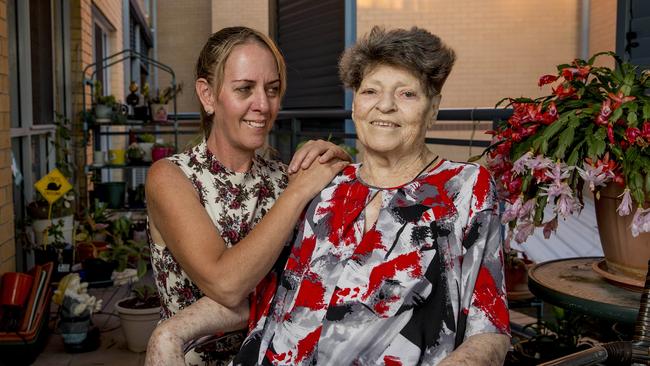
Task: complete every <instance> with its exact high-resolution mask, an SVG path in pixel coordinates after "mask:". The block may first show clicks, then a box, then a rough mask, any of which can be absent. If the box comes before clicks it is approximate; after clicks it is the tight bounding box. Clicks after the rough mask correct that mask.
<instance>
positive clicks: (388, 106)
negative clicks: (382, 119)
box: [377, 93, 397, 113]
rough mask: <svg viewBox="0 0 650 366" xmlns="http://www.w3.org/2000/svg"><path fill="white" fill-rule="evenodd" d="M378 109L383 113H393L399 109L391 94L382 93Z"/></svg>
mask: <svg viewBox="0 0 650 366" xmlns="http://www.w3.org/2000/svg"><path fill="white" fill-rule="evenodd" d="M377 109H378V110H379V111H380V112H382V113H388V112H393V111H395V110H396V109H397V105H396V104H395V99H394V97H393V95H392V94H391V93H382V94H381V96H380V97H379V101H377Z"/></svg>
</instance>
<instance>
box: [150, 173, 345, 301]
mask: <svg viewBox="0 0 650 366" xmlns="http://www.w3.org/2000/svg"><path fill="white" fill-rule="evenodd" d="M346 164H347V162H339V161H336V162H330V163H327V164H313V165H312V167H310V168H309V169H307V170H301V171H299V172H298V173H296V174H295V176H294V177H292V182H291V183H290V184H289V187H287V189H286V190H285V191H284V193H282V195H280V197H279V198H278V200H277V201H276V202H275V204H274V205H273V207H272V208H271V210H269V212H268V213H267V214H266V215H265V216H264V218H263V219H262V220H261V221H260V222H259V223H258V224H257V225H256V226H255V228H254V229H253V230H252V231H251V232H250V233H249V234H248V235H247V236H246V237H245V238H243V239H242V240H240V241H239V242H238V243H237V245H235V246H233V247H232V248H229V249H228V248H227V245H226V243H225V241H224V240H223V238H222V237H220V236H219V234H220V233H219V232H217V231H216V230H215V228H214V223H213V222H212V220H211V219H210V217H209V216H208V214H207V212H206V211H205V208H204V207H203V206H202V205H201V203H200V201H199V199H198V196H197V195H196V192H195V191H194V188H193V187H192V186H191V184H190V182H189V181H188V180H187V178H186V177H185V176H184V174H183V173H182V172H181V171H180V169H179V168H178V167H175V166H173V164H172V163H167V164H164V163H163V164H158V162H156V164H154V166H152V168H150V171H149V173H148V174H147V186H146V189H147V209H148V213H149V220H150V227H152V238H153V239H154V240H156V238H155V235H154V234H155V231H156V230H157V231H158V232H159V238H160V240H161V241H162V242H164V243H165V245H166V246H167V247H168V248H169V250H170V251H171V252H172V253H173V255H174V258H175V259H176V260H177V261H178V262H179V263H180V265H181V267H182V268H183V269H184V270H185V272H186V273H187V274H188V275H189V277H190V278H191V279H192V281H193V282H194V283H196V285H197V286H198V287H199V288H200V289H201V290H202V291H203V292H204V293H205V294H206V295H207V296H209V297H210V298H212V299H214V300H215V301H217V302H218V303H220V304H223V305H225V306H227V307H233V306H236V305H237V304H239V303H240V302H241V301H242V300H243V299H244V298H245V297H246V296H247V295H248V294H249V293H250V292H251V291H252V290H253V289H254V288H255V286H256V285H257V284H258V282H259V281H260V280H261V279H262V278H263V277H264V276H265V275H266V274H267V273H268V271H269V270H270V269H271V268H272V266H273V264H274V263H275V261H276V259H277V258H278V256H279V255H280V253H281V251H282V249H283V247H284V243H285V242H286V241H287V240H288V239H289V237H290V235H291V234H292V232H293V229H294V227H295V225H296V222H297V221H298V219H299V217H300V214H301V212H302V210H303V209H304V207H305V206H306V205H307V204H308V202H309V201H310V200H311V198H312V197H313V196H314V195H316V194H317V193H318V192H320V190H321V189H322V188H323V187H324V186H326V185H327V182H329V181H330V180H331V179H332V178H333V177H334V176H335V175H336V173H338V172H339V171H340V170H341V169H342V168H343V167H344V166H345V165H346Z"/></svg>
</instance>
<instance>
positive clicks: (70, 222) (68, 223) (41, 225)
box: [32, 215, 74, 246]
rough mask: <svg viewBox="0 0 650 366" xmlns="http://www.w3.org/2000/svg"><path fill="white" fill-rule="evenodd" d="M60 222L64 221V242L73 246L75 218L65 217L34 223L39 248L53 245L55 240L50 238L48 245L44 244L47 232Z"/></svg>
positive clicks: (35, 238) (35, 221) (35, 240)
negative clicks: (51, 226)
mask: <svg viewBox="0 0 650 366" xmlns="http://www.w3.org/2000/svg"><path fill="white" fill-rule="evenodd" d="M59 220H63V228H62V229H61V231H62V232H63V240H64V241H65V242H66V243H68V244H72V233H73V231H74V217H73V216H72V215H68V216H64V217H55V218H53V219H52V220H47V219H45V220H34V221H33V222H32V230H34V242H35V244H36V245H37V246H42V245H44V244H52V243H53V242H54V238H53V237H51V236H48V237H47V243H44V239H45V230H47V228H48V227H49V226H50V225H52V224H56V223H58V221H59Z"/></svg>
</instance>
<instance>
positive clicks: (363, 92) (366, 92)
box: [361, 89, 375, 95]
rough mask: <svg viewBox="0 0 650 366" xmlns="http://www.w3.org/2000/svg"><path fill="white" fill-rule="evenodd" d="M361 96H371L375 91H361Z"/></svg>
mask: <svg viewBox="0 0 650 366" xmlns="http://www.w3.org/2000/svg"><path fill="white" fill-rule="evenodd" d="M361 94H367V95H372V94H375V91H374V90H373V89H363V90H361Z"/></svg>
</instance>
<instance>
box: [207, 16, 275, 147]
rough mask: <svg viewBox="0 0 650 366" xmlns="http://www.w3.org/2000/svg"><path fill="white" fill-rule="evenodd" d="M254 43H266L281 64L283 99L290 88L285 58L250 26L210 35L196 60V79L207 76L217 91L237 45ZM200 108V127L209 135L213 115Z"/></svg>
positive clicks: (264, 44)
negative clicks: (288, 86)
mask: <svg viewBox="0 0 650 366" xmlns="http://www.w3.org/2000/svg"><path fill="white" fill-rule="evenodd" d="M251 42H254V43H258V44H259V45H261V46H265V47H266V48H267V49H268V50H269V51H271V53H272V54H273V57H274V58H275V63H276V64H277V66H278V77H279V78H280V98H282V96H284V92H285V91H286V89H287V67H286V64H285V62H284V57H283V56H282V53H281V52H280V50H279V49H278V47H277V46H276V45H275V43H274V42H273V41H272V40H271V39H270V38H269V37H267V36H266V35H265V34H263V33H261V32H259V31H257V30H255V29H251V28H248V27H228V28H223V29H221V30H220V31H218V32H216V33H213V34H212V35H211V36H210V38H208V40H207V42H206V43H205V45H204V46H203V49H202V50H201V53H200V54H199V58H198V60H197V61H196V80H198V79H200V78H204V79H206V80H207V81H208V83H210V85H212V86H214V87H215V89H216V90H221V86H222V84H223V73H224V68H225V66H226V61H227V60H228V57H230V54H231V53H232V51H233V49H234V48H235V47H236V46H238V45H242V44H246V43H251ZM199 107H200V110H201V130H202V131H203V134H204V136H208V135H209V134H210V131H211V129H212V122H213V120H214V115H208V114H207V113H206V112H205V109H204V108H203V105H202V104H200V106H199Z"/></svg>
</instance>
